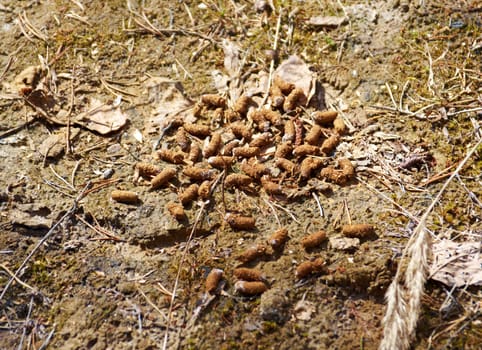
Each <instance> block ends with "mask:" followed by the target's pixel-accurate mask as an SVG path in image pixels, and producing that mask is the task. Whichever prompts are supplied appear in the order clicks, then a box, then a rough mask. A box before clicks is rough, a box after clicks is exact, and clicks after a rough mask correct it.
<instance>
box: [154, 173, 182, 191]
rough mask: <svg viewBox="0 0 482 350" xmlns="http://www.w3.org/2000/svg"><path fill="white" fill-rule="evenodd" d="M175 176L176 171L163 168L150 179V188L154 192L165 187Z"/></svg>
mask: <svg viewBox="0 0 482 350" xmlns="http://www.w3.org/2000/svg"><path fill="white" fill-rule="evenodd" d="M175 175H176V169H174V168H165V169H164V170H162V171H161V172H160V173H159V174H157V175H156V176H154V177H153V178H152V180H151V188H152V189H153V190H155V189H158V188H160V187H162V186H164V185H166V184H167V183H168V182H169V180H171V179H172V178H173V177H174V176H175Z"/></svg>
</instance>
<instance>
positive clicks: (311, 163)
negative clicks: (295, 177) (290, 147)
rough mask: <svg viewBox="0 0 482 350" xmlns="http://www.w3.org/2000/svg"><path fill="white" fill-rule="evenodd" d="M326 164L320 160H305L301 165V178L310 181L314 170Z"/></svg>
mask: <svg viewBox="0 0 482 350" xmlns="http://www.w3.org/2000/svg"><path fill="white" fill-rule="evenodd" d="M324 163H325V162H324V161H323V159H320V158H312V157H311V158H305V159H303V161H302V162H301V165H300V177H301V178H302V179H309V178H310V177H311V174H312V172H313V171H314V170H316V169H318V168H320V167H321V166H322V165H323V164H324Z"/></svg>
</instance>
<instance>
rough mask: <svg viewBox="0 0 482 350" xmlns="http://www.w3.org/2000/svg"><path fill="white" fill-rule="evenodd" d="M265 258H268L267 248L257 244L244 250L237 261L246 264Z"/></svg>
mask: <svg viewBox="0 0 482 350" xmlns="http://www.w3.org/2000/svg"><path fill="white" fill-rule="evenodd" d="M265 256H266V246H265V245H263V244H257V245H254V246H251V247H249V248H247V249H246V250H244V251H243V252H242V253H241V254H239V256H238V257H237V259H238V260H239V261H241V262H242V263H245V264H246V263H249V262H251V261H254V260H257V259H261V258H263V257H265Z"/></svg>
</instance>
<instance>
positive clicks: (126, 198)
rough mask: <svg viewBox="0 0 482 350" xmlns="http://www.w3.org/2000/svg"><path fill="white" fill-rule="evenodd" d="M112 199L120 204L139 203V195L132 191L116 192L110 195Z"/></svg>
mask: <svg viewBox="0 0 482 350" xmlns="http://www.w3.org/2000/svg"><path fill="white" fill-rule="evenodd" d="M110 196H111V198H112V199H113V200H115V201H116V202H119V203H125V204H135V203H137V202H138V201H139V197H138V195H137V193H135V192H132V191H122V190H114V191H112V192H111V194H110Z"/></svg>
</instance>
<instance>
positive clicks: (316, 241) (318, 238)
mask: <svg viewBox="0 0 482 350" xmlns="http://www.w3.org/2000/svg"><path fill="white" fill-rule="evenodd" d="M326 240H327V237H326V232H325V231H323V230H321V231H318V232H315V233H312V234H310V235H308V236H305V237H303V239H302V240H301V245H302V246H303V248H305V249H312V248H316V247H318V246H320V245H321V244H322V243H323V242H325V241H326Z"/></svg>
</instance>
